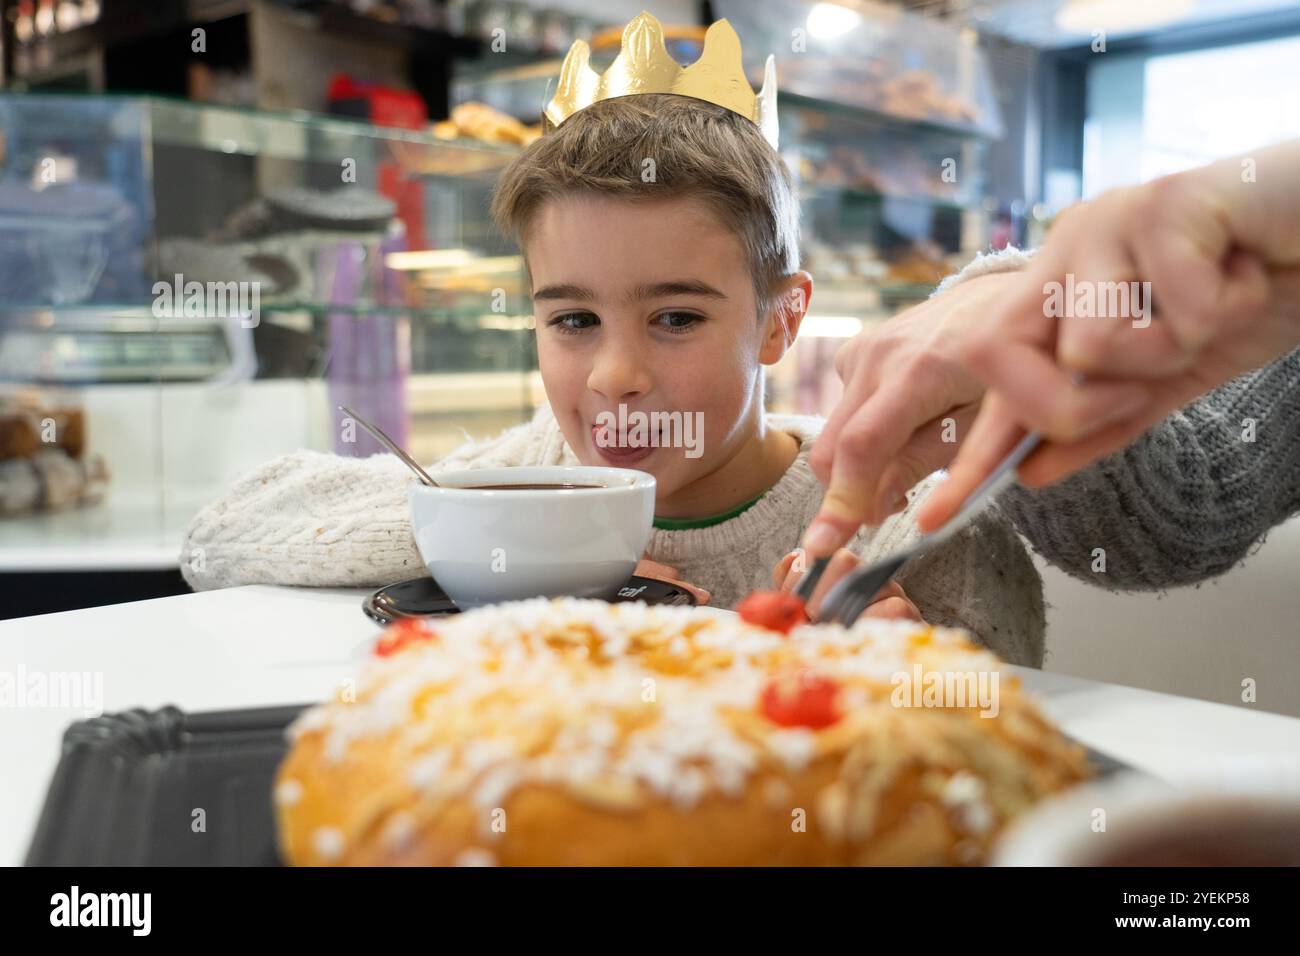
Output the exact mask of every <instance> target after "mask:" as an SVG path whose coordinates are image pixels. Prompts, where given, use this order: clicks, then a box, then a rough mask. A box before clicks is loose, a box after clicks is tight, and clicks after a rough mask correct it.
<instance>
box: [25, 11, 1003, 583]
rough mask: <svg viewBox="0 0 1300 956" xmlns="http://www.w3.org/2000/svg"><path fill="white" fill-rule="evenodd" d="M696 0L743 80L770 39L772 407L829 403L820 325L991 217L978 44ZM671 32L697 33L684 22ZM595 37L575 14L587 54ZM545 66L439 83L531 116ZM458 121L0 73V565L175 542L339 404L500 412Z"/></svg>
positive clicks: (482, 427) (507, 392)
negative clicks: (805, 285)
mask: <svg viewBox="0 0 1300 956" xmlns="http://www.w3.org/2000/svg"><path fill="white" fill-rule="evenodd" d="M715 8H716V12H717V13H718V15H719V16H727V17H729V18H730V19H731V20H732V23H733V25H734V26H735V27H736V28H737V30H738V32H739V33H740V35H741V37H742V40H743V46H744V50H745V55H746V58H747V64H746V65H747V68H748V69H749V70H750V71H751V73H752V74H753V78H754V79H755V81H756V80H757V75H758V73H759V72H760V70H761V63H762V60H763V58H764V57H765V56H766V53H767V52H768V51H769V50H770V51H773V52H775V53H776V55H777V75H778V89H779V95H778V103H779V109H780V121H781V151H782V154H783V156H784V158H785V159H786V162H787V164H788V166H789V167H790V169H791V170H792V172H793V174H794V177H795V180H796V183H797V189H798V192H799V197H800V200H801V204H802V209H803V215H802V224H803V225H802V231H803V235H802V250H801V252H802V258H803V263H804V266H805V268H807V269H808V270H809V271H810V272H812V273H813V275H814V278H815V290H814V295H813V300H812V303H811V311H810V314H809V316H808V317H807V319H806V321H805V323H804V326H803V328H802V329H801V334H800V339H799V342H798V343H797V344H796V346H795V347H794V348H793V349H792V350H791V352H790V354H789V355H788V356H787V357H786V358H785V359H783V361H782V362H781V363H780V364H778V365H777V366H776V367H775V368H773V369H772V370H771V372H770V374H769V376H768V406H769V408H771V409H772V410H774V411H793V412H804V413H818V412H820V413H826V412H828V411H829V410H830V409H831V408H832V407H833V404H834V402H835V401H836V400H837V398H838V382H837V381H836V379H835V376H834V374H833V371H832V369H833V366H832V358H833V355H834V352H835V350H836V349H837V348H838V347H839V346H840V345H841V344H842V342H843V341H844V339H845V338H847V337H849V336H852V335H854V334H856V333H857V332H858V331H860V330H861V329H863V328H865V327H867V326H868V325H870V324H871V323H874V322H879V321H882V320H883V319H885V318H887V317H888V316H889V315H891V314H894V313H895V312H897V311H898V310H899V309H900V308H902V307H905V306H906V305H908V304H909V303H912V302H915V301H918V300H920V299H922V298H924V297H925V296H926V295H928V294H929V293H930V291H931V290H932V289H933V287H934V285H935V284H936V283H937V282H938V280H939V279H940V278H941V277H942V276H943V275H944V274H946V273H948V272H951V271H953V270H954V269H955V268H956V267H957V266H958V265H959V264H960V263H961V262H962V261H964V260H965V259H967V258H969V256H970V255H971V253H972V251H973V250H975V249H977V248H980V247H981V246H983V245H984V244H985V243H986V242H987V240H988V236H987V235H986V233H987V228H986V215H985V213H984V211H983V205H982V191H983V175H982V174H983V164H984V154H985V147H986V144H987V141H988V139H989V138H990V137H991V136H995V135H997V134H998V131H999V129H1000V119H999V117H998V115H997V108H996V103H995V101H994V100H993V99H992V97H991V94H990V92H989V90H990V84H989V82H988V69H987V65H986V64H985V63H984V62H983V60H982V59H981V56H980V54H979V51H978V49H977V48H976V47H974V46H973V45H972V44H971V43H969V42H968V38H967V37H966V36H965V35H964V34H962V33H961V32H960V31H957V30H954V29H952V28H950V27H947V26H945V25H943V24H940V23H936V22H934V21H930V20H924V19H922V18H918V17H912V16H908V15H906V14H901V13H899V11H897V10H896V9H893V8H883V7H879V5H875V4H870V3H865V2H864V3H862V4H859V5H858V7H857V9H858V11H859V12H858V13H857V14H856V20H855V21H854V22H853V23H848V22H847V21H845V22H839V23H836V24H827V23H820V22H814V18H813V15H812V14H811V13H810V12H809V8H808V7H807V5H802V4H793V3H790V2H787V0H759V2H755V3H746V4H740V3H736V4H733V3H729V2H720V3H717V4H716V5H715ZM813 9H816V8H813ZM669 37H670V46H671V50H670V52H671V53H672V55H673V56H674V57H676V58H677V59H678V60H679V61H680V62H691V61H693V60H694V59H695V58H697V57H698V55H699V43H700V41H701V40H702V38H703V29H702V28H697V27H682V28H678V29H672V30H670V31H669ZM618 40H619V33H618V31H617V30H613V31H606V32H605V33H603V34H598V35H597V36H595V37H593V39H592V46H593V64H594V65H596V66H597V67H598V68H600V67H603V65H605V63H606V62H608V61H609V60H612V58H613V56H614V55H615V53H616V52H617V47H618ZM490 59H491V58H488V62H490ZM559 66H560V60H559V59H558V58H551V59H546V60H544V61H541V62H534V63H528V64H525V65H522V66H515V67H512V68H510V69H504V70H503V69H491V68H487V69H484V68H483V67H481V66H480V67H478V68H470V67H467V68H466V69H465V70H464V71H462V75H461V76H460V78H459V80H458V81H457V83H456V85H455V89H454V91H453V98H454V100H455V101H456V102H457V103H465V102H467V101H481V102H486V103H488V104H489V105H492V106H495V107H496V108H497V109H500V110H502V111H505V112H508V113H511V114H512V115H513V116H514V117H515V118H516V119H518V120H520V121H522V122H523V123H534V122H536V121H537V120H538V118H539V116H540V113H541V109H542V106H543V104H544V103H545V101H546V99H547V96H548V92H549V91H550V89H551V88H552V87H553V83H554V79H555V77H556V76H558V73H559ZM471 69H474V70H475V71H474V72H471ZM846 70H847V71H849V72H845V71H846ZM854 70H856V71H858V72H861V71H862V70H867V72H868V73H869V74H870V76H869V77H866V76H857V74H856V73H853V71H854ZM855 76H856V77H857V78H856V79H854V77H855ZM846 77H847V78H849V80H852V82H848V81H846V79H845V78H846ZM868 80H869V81H870V82H868ZM455 115H456V111H454V110H453V117H452V119H453V120H454V119H455ZM466 132H469V131H468V130H466V129H463V128H459V127H457V125H456V123H454V122H451V123H448V122H443V123H439V124H436V125H435V127H434V128H432V129H431V130H429V131H428V132H425V131H411V130H402V129H392V128H385V127H376V126H370V125H366V124H363V123H357V122H352V121H347V120H342V119H337V118H331V117H325V116H320V115H316V114H308V113H289V112H286V113H274V112H254V111H249V110H243V109H238V108H232V107H222V106H211V105H208V106H203V105H196V104H191V103H187V102H181V101H172V100H167V99H157V98H133V97H113V96H107V97H89V96H87V97H77V96H64V95H48V96H45V95H42V96H34V95H29V96H18V95H0V571H3V570H5V569H23V570H37V569H41V568H48V569H55V568H60V567H64V566H65V562H66V561H67V560H69V557H70V556H72V555H75V556H76V559H77V561H78V562H79V563H80V564H81V565H83V566H84V565H85V564H86V563H87V562H90V563H92V564H93V563H96V562H100V563H102V566H104V567H117V568H123V567H153V568H167V567H174V566H175V563H176V559H177V555H178V551H179V545H180V540H181V532H182V529H183V528H184V526H185V524H186V523H187V522H188V520H189V519H190V517H191V516H192V515H193V514H194V512H195V511H196V510H197V508H198V507H200V506H201V505H202V504H203V503H205V502H207V501H210V500H212V498H214V497H215V496H216V495H217V494H219V493H220V492H221V491H222V490H224V489H225V488H227V487H228V486H229V484H230V483H231V482H232V481H233V480H234V479H235V478H236V477H237V476H239V475H240V474H241V473H244V472H246V471H247V470H248V469H250V468H252V467H253V466H255V465H257V464H258V463H260V462H263V461H265V460H267V459H269V458H272V457H274V456H275V455H277V454H280V453H283V452H287V451H291V450H294V449H299V448H306V449H315V450H319V451H331V452H335V453H339V454H346V455H367V454H371V453H373V452H375V451H378V450H379V449H378V446H377V445H375V444H374V443H373V442H372V440H371V439H370V438H369V437H368V436H367V435H365V433H364V432H357V431H356V430H355V429H351V428H346V427H344V425H345V423H344V422H343V421H342V413H341V412H339V411H338V406H339V405H341V404H346V405H349V406H352V407H354V408H356V409H357V410H358V411H359V412H361V413H362V414H364V415H366V416H367V417H369V418H372V419H373V420H375V421H377V422H378V423H379V424H380V425H381V426H382V427H384V428H385V429H386V430H387V431H389V432H390V434H392V435H393V436H394V437H395V438H397V439H398V440H399V441H402V442H404V443H405V444H406V445H407V447H409V448H410V449H411V450H412V452H413V453H414V454H415V455H416V457H417V458H419V459H421V460H424V461H432V460H436V459H437V458H438V457H440V456H442V455H443V454H445V453H446V452H448V451H450V450H451V449H452V448H454V447H455V446H456V445H458V444H460V443H461V442H462V441H464V440H465V438H466V436H467V434H468V435H475V436H484V435H488V434H492V433H495V432H497V431H499V430H501V429H503V428H505V427H508V426H510V425H513V424H516V423H519V422H522V421H524V420H526V419H527V417H528V416H529V415H530V414H531V412H532V410H533V409H534V408H535V406H536V404H537V403H538V402H540V401H541V400H542V399H543V394H542V390H541V386H540V381H539V378H538V376H537V374H536V371H535V368H536V358H535V351H534V344H533V334H532V324H531V323H532V319H531V312H532V309H531V304H530V302H529V298H528V294H527V292H528V290H527V288H526V286H525V282H524V275H523V270H522V262H521V260H520V258H519V256H518V253H517V250H515V249H514V248H512V247H511V246H510V245H509V244H508V243H506V242H504V241H503V240H502V239H501V238H500V237H499V236H497V235H496V233H495V231H494V230H493V228H492V226H491V224H490V222H489V221H488V215H487V210H488V201H489V196H490V192H491V189H492V186H493V184H494V182H495V179H496V176H497V175H498V174H499V172H500V170H501V169H502V168H503V167H504V166H505V164H506V163H508V162H509V160H510V159H511V158H512V157H513V156H514V155H515V154H516V151H517V150H518V148H519V147H518V145H510V144H506V143H495V144H493V143H485V142H481V141H477V140H470V139H463V138H456V137H458V136H461V135H463V134H465V133H466ZM521 132H526V130H522V129H521ZM518 141H520V142H523V141H526V139H524V138H520V139H519V140H518ZM88 556H90V557H88Z"/></svg>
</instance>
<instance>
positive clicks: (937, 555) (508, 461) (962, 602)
mask: <svg viewBox="0 0 1300 956" xmlns="http://www.w3.org/2000/svg"><path fill="white" fill-rule="evenodd" d="M767 420H768V423H769V425H770V427H773V428H778V429H781V430H783V431H786V432H788V433H790V434H791V435H794V436H795V437H796V438H797V439H798V440H799V443H800V451H799V455H798V457H797V459H796V460H795V462H794V464H793V465H791V467H790V468H789V470H788V471H786V473H785V474H784V475H783V476H782V478H781V480H780V481H778V482H777V483H776V485H774V486H773V487H772V488H771V489H770V490H769V491H768V492H767V493H766V494H765V495H764V496H763V497H762V498H761V499H760V500H759V501H758V503H756V504H755V505H753V506H752V507H750V508H749V509H748V510H746V511H745V512H743V513H742V514H740V515H738V516H737V517H735V518H732V519H730V520H728V521H724V522H722V523H721V524H717V525H713V526H712V527H707V528H698V529H690V530H685V531H661V530H657V529H656V530H655V531H654V533H653V535H652V536H651V539H650V546H649V548H648V549H647V553H646V556H647V557H649V558H650V559H651V560H653V561H658V562H660V563H662V564H667V565H670V566H672V567H674V568H676V569H677V570H678V571H679V572H680V575H681V577H682V579H683V580H686V581H690V582H691V583H693V584H696V585H699V586H700V587H703V588H707V589H708V590H709V591H710V592H711V593H712V604H713V605H714V606H718V607H728V608H729V607H733V606H734V605H735V604H736V603H737V602H739V601H740V599H741V598H743V597H744V596H745V595H746V594H748V593H749V592H750V591H752V590H754V589H755V588H761V587H769V586H770V584H771V573H772V569H773V567H775V566H776V564H777V563H778V562H779V561H780V560H781V558H782V557H784V556H785V555H786V554H788V553H789V552H790V551H792V550H793V549H794V548H796V547H798V545H799V540H800V537H801V536H802V534H803V532H804V530H805V529H806V528H807V527H808V525H809V524H810V523H811V521H812V519H813V516H814V515H815V514H816V513H817V509H818V505H819V503H820V502H821V499H822V494H823V489H822V487H821V485H820V484H819V483H818V481H817V478H816V476H815V475H814V474H813V472H812V469H811V468H810V467H809V465H808V453H809V451H810V450H811V449H812V443H813V439H814V438H815V437H816V436H817V434H818V432H819V431H820V430H821V426H822V421H821V419H818V418H805V417H798V416H783V415H769V416H768V419H767ZM578 463H579V462H578V460H577V458H576V457H575V456H574V454H573V452H572V451H571V450H570V449H569V447H568V445H567V444H566V442H565V441H564V436H563V434H562V433H561V432H560V429H559V426H558V425H557V424H556V421H555V417H554V415H552V413H551V410H550V407H549V406H547V405H543V406H542V407H541V408H539V409H538V411H537V413H536V415H535V416H534V417H533V420H532V421H531V422H529V423H526V424H524V425H520V426H517V427H515V428H512V429H510V430H508V431H506V432H505V433H503V434H502V435H500V436H498V437H496V438H494V439H491V440H488V441H484V442H470V443H468V444H466V445H464V446H463V447H461V448H460V449H458V450H457V451H455V452H453V453H452V454H451V455H450V456H448V457H447V458H444V459H443V460H442V461H440V462H438V463H437V465H436V466H434V467H433V468H432V469H431V471H432V472H433V473H434V474H435V475H436V474H437V473H438V472H439V471H450V470H454V469H461V468H492V467H498V466H505V465H560V464H578ZM409 480H410V472H408V471H407V469H406V468H405V466H404V465H402V463H401V462H399V461H398V460H397V459H396V458H394V457H393V456H392V455H374V456H372V457H370V458H344V457H340V456H337V455H329V454H322V453H320V452H312V451H299V452H294V453H292V454H289V455H285V456H282V457H280V458H276V459H274V460H272V461H270V462H267V463H266V464H264V465H262V466H260V467H258V468H257V469H255V470H254V471H253V472H251V473H250V474H247V475H245V476H244V477H243V478H241V479H240V480H238V481H237V482H236V483H235V484H234V486H233V487H231V488H230V490H229V491H228V492H227V493H226V494H225V495H224V496H222V497H221V498H220V499H218V500H217V501H214V502H213V503H211V504H210V505H208V506H206V507H205V508H203V509H202V510H201V511H200V512H199V514H198V515H197V516H196V517H195V518H194V519H193V521H192V522H191V524H190V526H189V527H188V529H187V530H186V534H185V543H184V550H183V552H182V554H181V568H182V573H183V574H184V575H185V578H186V580H187V581H188V582H189V583H190V585H191V586H192V587H194V588H195V589H196V590H202V589H208V588H219V587H232V586H235V585H241V584H289V585H307V586H316V587H362V586H364V587H371V586H374V587H378V586H381V585H384V584H390V583H392V582H395V581H400V580H403V579H406V578H411V577H415V576H418V575H421V574H427V573H428V572H427V570H426V569H425V567H424V565H423V563H422V562H421V561H420V557H419V554H418V552H417V551H416V548H415V542H414V540H413V538H412V534H411V525H410V520H409V516H408V513H407V503H406V485H407V482H408V481H409ZM933 483H934V479H933V478H931V479H927V480H926V481H925V482H922V483H921V484H920V485H917V486H916V488H914V489H913V490H912V491H911V492H910V493H909V499H910V500H909V504H908V507H907V508H906V510H904V511H903V512H901V513H900V514H897V515H895V516H893V517H892V518H890V519H889V520H888V521H886V522H885V523H884V524H883V525H882V526H881V527H880V528H878V529H864V530H863V531H861V532H860V533H859V534H858V535H857V536H856V537H855V538H854V539H853V541H852V542H851V543H850V548H851V549H852V550H853V551H854V552H856V553H857V554H859V555H860V556H862V557H863V558H864V559H865V560H871V559H873V558H877V557H881V556H883V555H885V554H888V553H889V552H891V551H893V550H895V549H896V548H899V547H901V546H903V545H905V544H907V543H908V542H910V541H912V540H914V539H915V538H916V536H917V535H918V533H919V532H918V531H917V529H916V525H915V522H914V521H913V513H914V511H915V509H916V508H917V506H918V505H919V503H920V502H921V500H922V499H923V498H924V496H925V495H927V494H928V493H929V491H930V489H931V488H932V486H933ZM898 581H899V583H900V584H901V585H902V587H903V588H904V590H905V591H906V592H907V594H908V596H909V597H910V598H911V599H912V601H913V602H914V603H915V604H916V606H917V607H918V608H919V609H920V610H921V613H922V614H923V615H924V617H925V619H926V620H927V621H929V622H931V623H933V624H942V625H949V626H957V627H964V628H966V629H967V630H969V631H971V632H972V633H973V634H975V635H976V636H977V637H978V638H979V639H980V640H981V641H983V642H984V643H985V644H986V645H988V646H989V647H990V648H991V649H992V650H993V651H995V652H996V653H998V654H999V655H1000V656H1002V657H1003V658H1004V659H1006V660H1008V661H1011V662H1013V663H1019V664H1030V665H1034V666H1038V665H1040V664H1041V663H1042V658H1043V633H1044V627H1045V622H1044V612H1043V598H1042V583H1041V581H1040V579H1039V577H1038V573H1037V571H1036V570H1035V568H1034V566H1033V563H1032V562H1031V560H1030V559H1029V556H1028V554H1027V552H1026V550H1025V548H1024V546H1023V545H1022V544H1021V542H1020V540H1019V539H1018V538H1017V537H1016V534H1015V532H1014V531H1013V530H1012V528H1011V526H1010V525H1009V523H1008V522H1007V521H1006V520H1005V519H1004V518H1003V517H1002V516H1001V515H1000V514H998V513H997V512H995V511H990V512H987V513H986V514H985V515H983V516H981V518H980V519H978V520H977V521H976V522H974V523H973V524H972V525H971V526H970V527H969V528H967V529H966V530H965V531H963V532H962V533H961V534H959V535H957V536H955V537H954V538H953V539H951V540H950V541H948V542H947V543H945V544H944V545H943V546H941V547H938V548H936V549H935V550H934V551H933V552H931V553H928V554H926V555H924V556H923V557H921V558H919V559H917V560H916V561H914V562H912V563H910V564H909V565H907V566H906V567H905V568H904V569H903V571H902V572H901V574H900V575H899V578H898Z"/></svg>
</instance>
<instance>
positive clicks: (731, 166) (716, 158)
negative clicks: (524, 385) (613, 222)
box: [492, 93, 799, 317]
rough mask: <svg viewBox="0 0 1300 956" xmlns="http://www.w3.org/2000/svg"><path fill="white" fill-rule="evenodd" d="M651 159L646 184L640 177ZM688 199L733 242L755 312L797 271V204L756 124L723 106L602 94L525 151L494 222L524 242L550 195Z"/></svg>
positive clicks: (504, 178) (503, 183)
mask: <svg viewBox="0 0 1300 956" xmlns="http://www.w3.org/2000/svg"><path fill="white" fill-rule="evenodd" d="M647 159H651V160H654V177H653V181H651V182H646V181H644V180H643V179H642V173H643V167H644V163H645V161H646V160H647ZM582 194H589V195H599V196H612V197H616V198H619V199H628V200H632V201H642V202H650V201H654V200H658V199H670V198H671V199H676V198H680V197H695V198H698V199H700V200H702V201H704V202H705V203H706V204H707V205H708V206H709V208H710V209H711V210H712V211H713V213H714V215H716V216H717V217H718V218H719V219H720V220H721V221H722V222H723V223H724V224H725V225H726V226H727V227H729V228H730V229H732V230H733V231H734V232H735V234H736V236H737V237H738V238H739V239H740V242H741V245H742V246H743V247H744V249H745V254H746V257H747V258H748V260H749V269H750V274H751V276H752V277H753V283H754V293H755V297H756V298H757V300H758V306H759V315H760V317H763V316H766V315H767V313H768V310H769V309H770V308H771V307H772V306H773V305H774V304H775V303H774V297H775V294H776V289H777V284H778V282H780V280H781V279H782V278H784V277H785V276H788V275H790V274H791V273H793V272H795V271H796V270H797V269H798V268H799V206H798V203H797V202H796V200H795V198H794V190H793V187H792V184H791V178H790V172H789V170H788V169H786V166H785V163H784V162H783V161H782V159H781V157H780V155H779V154H778V153H777V151H776V150H775V149H773V148H772V146H771V145H770V144H769V143H768V142H767V140H765V139H764V138H763V134H762V133H761V132H759V129H758V127H757V126H756V125H755V124H754V123H752V122H750V121H749V120H747V119H745V118H744V117H742V116H738V115H737V114H735V113H733V112H731V111H730V110H728V109H725V108H723V107H721V106H716V105H714V104H712V103H706V102H704V101H703V100H696V99H692V98H690V97H686V96H676V95H673V94H668V93H646V94H640V95H637V96H624V97H619V98H616V99H610V100H601V101H600V102H597V103H593V104H592V105H591V106H588V107H587V108H586V109H583V110H580V111H579V112H577V113H575V114H573V115H572V116H570V117H569V118H568V119H567V120H565V122H564V123H563V125H561V126H560V127H558V128H555V129H551V130H549V131H548V132H547V133H546V135H545V136H542V137H541V138H540V139H538V140H537V141H536V142H534V143H532V144H531V145H530V146H529V147H528V148H527V149H525V150H524V151H523V152H522V153H521V154H520V155H519V156H517V157H516V158H515V159H514V161H513V162H512V163H511V164H510V165H509V166H508V167H507V168H506V170H505V171H504V172H503V173H502V175H501V179H500V180H499V182H498V183H497V187H496V192H495V194H494V195H493V197H492V218H493V220H494V221H495V222H496V224H497V227H498V228H499V229H500V230H501V231H502V232H503V233H504V234H506V235H508V236H511V237H512V238H514V239H515V240H516V241H517V242H519V244H520V245H521V246H523V244H524V243H525V241H526V240H527V237H528V232H529V229H530V227H531V225H532V222H533V219H534V217H535V216H536V214H537V211H538V209H540V208H541V205H542V203H544V202H546V201H547V200H548V199H555V198H558V197H560V196H570V195H582Z"/></svg>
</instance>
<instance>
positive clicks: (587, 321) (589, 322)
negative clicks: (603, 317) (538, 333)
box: [546, 312, 600, 335]
mask: <svg viewBox="0 0 1300 956" xmlns="http://www.w3.org/2000/svg"><path fill="white" fill-rule="evenodd" d="M546 324H547V326H548V327H550V328H554V329H556V330H557V331H559V332H563V333H565V334H567V335H572V334H574V333H577V332H581V331H583V330H584V329H589V328H591V327H592V326H593V325H598V324H600V319H599V317H597V316H596V315H594V314H592V313H591V312H566V313H564V314H563V315H556V316H552V317H551V319H550V321H549V322H547V323H546Z"/></svg>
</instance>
